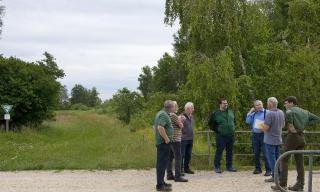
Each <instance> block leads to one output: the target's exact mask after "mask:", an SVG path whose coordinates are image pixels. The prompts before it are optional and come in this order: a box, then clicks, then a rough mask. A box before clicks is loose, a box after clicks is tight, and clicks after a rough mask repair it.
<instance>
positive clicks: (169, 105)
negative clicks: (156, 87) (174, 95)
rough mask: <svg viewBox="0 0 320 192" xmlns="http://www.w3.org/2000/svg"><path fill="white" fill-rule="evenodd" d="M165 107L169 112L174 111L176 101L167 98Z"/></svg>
mask: <svg viewBox="0 0 320 192" xmlns="http://www.w3.org/2000/svg"><path fill="white" fill-rule="evenodd" d="M164 109H165V110H166V111H167V112H169V113H173V112H174V110H175V107H174V102H173V101H171V100H166V101H165V102H164Z"/></svg>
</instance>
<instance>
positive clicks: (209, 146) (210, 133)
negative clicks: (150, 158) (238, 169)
mask: <svg viewBox="0 0 320 192" xmlns="http://www.w3.org/2000/svg"><path fill="white" fill-rule="evenodd" d="M235 133H236V135H239V134H251V133H252V131H236V132H235ZM287 133H288V132H287V131H283V132H282V136H284V135H286V134H287ZM195 134H196V135H204V134H205V135H206V140H207V141H206V144H207V147H208V149H207V151H208V152H207V153H201V154H200V153H193V155H194V156H208V163H209V165H211V160H212V156H213V150H212V144H214V142H215V141H214V142H213V141H212V140H211V135H215V134H214V132H213V131H211V130H210V131H196V132H195ZM304 134H305V135H320V131H305V132H304ZM250 141H251V139H250ZM234 145H248V146H250V145H252V142H249V143H244V142H237V139H236V141H235V143H234ZM306 146H320V143H307V144H306ZM234 156H253V153H250V154H248V153H235V154H234Z"/></svg>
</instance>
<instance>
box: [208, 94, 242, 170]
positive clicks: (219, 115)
mask: <svg viewBox="0 0 320 192" xmlns="http://www.w3.org/2000/svg"><path fill="white" fill-rule="evenodd" d="M235 124H236V119H235V114H234V112H233V110H231V109H229V108H228V101H227V99H220V101H219V109H218V110H216V111H214V112H212V113H211V114H210V116H209V120H208V125H209V128H210V129H211V130H213V131H214V132H215V133H216V149H217V150H216V154H215V157H214V169H215V172H216V173H222V171H221V158H222V153H223V151H224V149H226V168H227V171H230V172H236V171H237V170H236V169H235V168H234V167H233V145H234V140H235V139H234V134H235V127H236V126H235Z"/></svg>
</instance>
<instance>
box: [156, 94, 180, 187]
mask: <svg viewBox="0 0 320 192" xmlns="http://www.w3.org/2000/svg"><path fill="white" fill-rule="evenodd" d="M174 110H175V107H174V102H173V101H170V100H167V101H166V102H165V103H164V109H162V110H161V111H159V112H158V113H157V115H156V118H155V120H154V129H155V142H156V147H157V165H156V172H157V186H156V189H157V191H171V190H172V189H171V184H167V183H165V182H164V175H165V171H166V168H167V166H168V164H169V160H170V142H171V141H172V137H173V127H172V123H171V120H170V116H169V114H170V113H173V112H174Z"/></svg>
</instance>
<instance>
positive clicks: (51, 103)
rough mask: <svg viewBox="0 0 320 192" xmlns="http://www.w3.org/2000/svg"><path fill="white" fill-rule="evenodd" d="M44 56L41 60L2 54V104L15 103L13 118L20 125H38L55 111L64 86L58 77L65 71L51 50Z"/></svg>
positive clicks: (0, 63)
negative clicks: (31, 60)
mask: <svg viewBox="0 0 320 192" xmlns="http://www.w3.org/2000/svg"><path fill="white" fill-rule="evenodd" d="M45 56H46V57H47V59H46V60H43V61H41V62H38V63H28V62H25V61H22V60H20V59H17V58H13V57H10V58H4V57H2V56H0V74H1V75H0V104H10V105H13V110H12V112H11V119H12V122H13V123H14V124H15V125H17V126H23V125H28V126H37V125H39V124H41V123H42V122H43V121H44V120H45V119H48V118H52V117H53V115H54V114H53V112H54V109H55V108H56V107H57V104H58V101H59V90H60V86H61V85H60V83H59V82H58V81H57V78H61V77H63V76H64V73H63V71H62V70H60V69H58V67H57V65H56V64H55V63H54V59H53V57H52V56H51V55H50V54H48V53H46V54H45ZM49 56H50V57H49ZM1 112H2V110H1ZM1 112H0V113H1ZM0 115H1V116H2V114H0Z"/></svg>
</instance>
